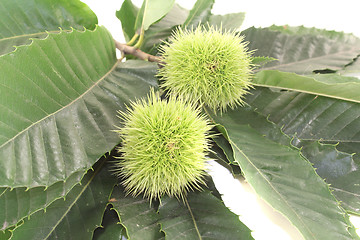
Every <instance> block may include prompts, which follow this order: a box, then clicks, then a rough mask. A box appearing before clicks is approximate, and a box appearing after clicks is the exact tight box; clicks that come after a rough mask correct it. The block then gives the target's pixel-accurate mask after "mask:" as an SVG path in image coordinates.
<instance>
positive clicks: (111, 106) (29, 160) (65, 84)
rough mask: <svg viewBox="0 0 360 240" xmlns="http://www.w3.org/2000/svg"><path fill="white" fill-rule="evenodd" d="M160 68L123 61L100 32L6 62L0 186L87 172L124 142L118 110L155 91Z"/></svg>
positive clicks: (65, 37)
mask: <svg viewBox="0 0 360 240" xmlns="http://www.w3.org/2000/svg"><path fill="white" fill-rule="evenodd" d="M90 39H91V40H90ZM156 68H157V67H156V64H152V63H143V62H128V63H119V62H117V60H116V58H115V47H114V42H113V39H112V37H111V35H110V34H109V33H108V31H107V30H106V29H105V28H102V27H99V28H97V29H96V30H95V31H85V32H78V31H75V30H74V31H73V32H71V33H66V32H62V33H60V34H50V35H49V37H47V38H46V39H45V40H34V41H33V42H32V44H31V45H30V46H21V47H19V48H18V49H17V50H16V51H15V52H14V53H11V54H9V55H5V56H3V57H1V58H0V72H1V73H2V74H1V75H0V103H1V108H0V186H1V187H11V188H14V187H36V186H50V185H52V184H53V183H55V182H58V181H63V180H65V179H66V178H68V177H69V176H70V175H71V174H72V173H74V172H77V171H85V170H87V169H89V168H90V167H91V166H92V165H93V164H94V163H95V162H96V161H97V160H98V159H99V158H100V157H101V156H102V155H103V154H104V153H105V152H107V151H109V150H111V149H112V148H113V147H114V145H116V144H117V143H118V142H119V138H118V136H117V134H116V133H114V132H111V130H112V129H114V126H115V125H119V120H118V118H117V116H116V111H118V110H120V109H125V106H124V104H126V103H129V101H130V100H134V98H138V97H142V96H145V95H146V94H147V93H148V91H149V88H150V86H154V87H156V86H157V82H156V81H157V80H156V78H155V77H154V73H155V71H156ZM144 71H145V72H144Z"/></svg>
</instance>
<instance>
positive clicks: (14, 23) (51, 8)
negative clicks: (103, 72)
mask: <svg viewBox="0 0 360 240" xmlns="http://www.w3.org/2000/svg"><path fill="white" fill-rule="evenodd" d="M0 16H1V18H0V55H3V54H6V53H9V52H11V51H13V50H15V46H20V45H26V44H30V43H31V39H33V38H41V39H43V38H45V37H47V36H48V33H49V32H50V33H59V32H60V31H61V29H62V30H68V31H71V29H72V28H75V29H78V30H82V29H83V28H84V27H85V28H86V29H95V24H97V17H96V15H95V14H94V13H93V12H92V11H91V10H90V8H89V7H88V6H87V5H86V4H84V3H82V2H80V1H79V0H57V1H48V0H2V1H1V2H0Z"/></svg>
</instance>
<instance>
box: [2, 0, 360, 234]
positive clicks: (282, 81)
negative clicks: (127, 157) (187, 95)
mask: <svg viewBox="0 0 360 240" xmlns="http://www.w3.org/2000/svg"><path fill="white" fill-rule="evenodd" d="M213 4H214V1H211V0H198V1H197V2H196V3H195V5H194V7H193V9H191V10H186V9H183V8H181V7H180V6H179V5H177V4H176V3H174V2H173V1H165V0H157V1H149V0H145V1H144V3H143V5H142V6H141V7H140V8H138V7H136V6H134V5H133V4H132V2H131V1H130V0H125V1H124V2H123V4H122V6H121V8H120V9H119V10H118V11H117V12H116V16H117V17H118V18H119V20H120V21H121V23H122V27H123V33H124V36H125V38H126V40H128V41H129V40H130V39H131V38H132V37H133V36H134V35H136V34H139V35H140V36H139V38H142V33H143V32H144V35H143V37H144V39H143V44H142V45H141V48H140V49H141V50H142V51H145V52H147V53H151V54H153V55H156V54H157V48H158V46H159V44H161V43H162V41H163V40H166V39H167V38H168V37H169V36H170V35H171V32H172V31H173V30H174V29H175V28H176V27H178V26H180V27H183V28H191V27H197V26H199V24H205V26H207V24H209V25H213V26H217V27H220V26H222V27H223V29H233V30H236V29H238V28H239V27H240V26H241V23H242V21H243V19H244V13H234V14H228V15H223V16H222V15H213V14H211V8H212V6H213ZM159 6H161V8H160V7H159ZM159 9H160V10H159ZM0 15H1V16H2V17H1V18H0V55H1V56H0V72H1V74H0V209H1V210H0V227H1V230H2V231H1V232H0V239H24V238H25V236H26V238H27V239H55V238H60V239H91V238H93V239H126V238H132V239H163V238H165V239H166V238H168V239H174V238H176V237H181V238H182V239H203V238H204V239H206V238H224V239H252V236H251V230H250V229H249V228H248V227H246V226H245V225H244V224H243V223H242V222H240V221H239V218H238V216H236V215H235V214H234V213H232V212H231V211H230V210H229V209H228V208H226V206H225V205H224V204H223V202H222V200H221V196H220V194H219V193H218V192H217V190H216V188H215V186H214V184H213V182H212V180H211V178H209V179H208V180H207V186H206V187H205V186H204V187H205V191H203V192H192V193H189V195H188V197H187V204H185V203H183V202H178V201H177V200H176V199H171V198H168V197H164V198H163V199H162V201H161V204H160V203H155V204H154V205H151V206H150V205H149V203H148V202H147V201H145V200H144V199H142V198H141V197H139V198H132V197H129V196H125V194H124V191H123V188H122V186H121V185H120V184H119V182H118V179H116V178H114V177H113V176H112V175H111V171H109V167H110V163H111V160H112V159H113V157H114V154H115V151H112V149H114V147H115V146H116V145H117V144H119V139H118V137H117V135H116V134H115V133H113V132H112V131H111V130H113V129H114V125H119V123H118V119H117V117H116V111H118V110H121V109H124V108H125V106H126V104H128V103H129V102H130V101H131V100H134V99H138V98H141V97H143V96H146V95H147V93H148V92H149V89H150V88H151V87H153V88H158V79H156V77H155V74H156V72H157V68H158V66H157V64H156V63H151V62H146V61H142V60H139V59H131V58H133V57H131V56H128V57H127V59H126V61H119V60H117V59H116V54H115V53H116V52H115V44H114V41H113V38H112V36H111V34H110V33H109V32H108V31H107V30H106V28H105V27H103V26H97V18H96V16H95V14H94V13H93V12H92V11H91V10H90V9H89V8H88V7H87V6H86V5H85V4H83V3H81V2H80V1H77V0H76V1H74V0H71V1H70V0H61V1H55V2H54V1H46V0H31V1H29V0H26V1H25V0H16V1H14V0H2V1H1V3H0ZM241 34H242V35H244V36H245V38H246V41H248V42H249V44H248V47H249V50H256V51H254V56H253V62H254V63H256V64H259V66H258V67H257V69H256V70H255V73H254V79H253V82H254V85H255V87H254V89H253V90H252V91H251V94H249V95H248V96H247V97H246V102H247V105H246V106H245V107H242V108H237V109H235V110H231V111H230V110H229V111H227V112H226V113H224V114H222V115H214V114H210V112H208V111H207V109H204V111H205V112H208V116H209V117H210V118H211V119H212V120H213V122H214V123H215V124H216V125H217V131H219V133H221V134H222V135H220V136H219V137H217V138H215V139H214V141H215V143H214V150H215V152H214V153H216V154H213V156H212V157H213V158H215V159H217V160H218V161H220V162H223V163H224V164H225V165H227V166H228V167H229V168H231V169H233V171H234V172H237V173H239V168H240V169H241V174H242V175H243V176H245V178H246V179H247V181H248V182H249V183H250V184H251V185H252V187H253V188H254V189H255V191H256V192H257V194H258V195H259V196H260V197H261V198H263V199H265V200H266V201H267V202H268V203H269V204H270V205H271V206H272V207H274V208H275V209H276V210H278V211H279V212H281V213H282V214H283V215H284V216H286V217H287V218H288V219H289V220H290V221H291V222H292V224H294V225H295V226H296V227H297V228H298V229H299V231H300V232H301V234H302V235H303V236H304V238H305V239H359V237H358V236H357V235H356V233H355V228H354V226H353V225H352V224H351V222H350V221H349V215H348V214H349V213H351V214H360V212H359V209H360V206H359V205H360V200H359V194H360V192H359V190H360V188H359V184H358V179H359V157H358V152H359V149H360V148H359V146H358V144H359V139H358V138H359V136H360V134H359V131H360V129H359V126H360V122H359V112H360V111H359V109H358V106H359V101H360V99H359V96H358V94H357V93H358V92H359V80H358V79H357V78H354V77H347V76H344V74H346V73H350V72H351V73H353V72H359V65H358V61H357V57H358V55H359V52H360V40H359V39H358V38H356V37H355V36H353V35H351V34H344V33H339V32H334V31H326V30H319V29H315V28H311V29H309V28H304V27H290V26H271V27H268V28H254V27H252V28H249V29H247V30H245V31H243V32H242V33H241ZM273 59H276V60H274V61H271V60H273ZM224 161H225V162H224ZM239 204H241V203H239Z"/></svg>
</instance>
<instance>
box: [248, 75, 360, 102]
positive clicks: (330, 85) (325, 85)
mask: <svg viewBox="0 0 360 240" xmlns="http://www.w3.org/2000/svg"><path fill="white" fill-rule="evenodd" d="M323 78H324V77H317V75H313V76H301V75H297V74H295V73H287V72H280V71H275V70H263V71H260V72H258V73H256V74H255V77H254V80H253V83H254V85H255V86H260V87H271V88H280V89H286V90H292V91H297V92H303V93H310V94H315V95H319V96H325V97H329V98H336V99H341V100H346V101H351V102H356V103H360V95H359V92H360V81H355V80H354V79H355V78H353V77H344V76H340V75H333V74H331V75H327V76H326V78H327V79H331V78H334V80H332V81H331V80H329V81H325V80H324V79H323ZM317 79H319V80H321V79H322V80H321V81H319V80H317ZM339 79H343V81H341V82H340V81H339Z"/></svg>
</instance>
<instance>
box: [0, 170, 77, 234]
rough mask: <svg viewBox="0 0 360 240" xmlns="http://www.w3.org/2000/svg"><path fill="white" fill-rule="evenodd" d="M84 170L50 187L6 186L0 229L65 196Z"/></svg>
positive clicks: (1, 201) (0, 204) (1, 200)
mask: <svg viewBox="0 0 360 240" xmlns="http://www.w3.org/2000/svg"><path fill="white" fill-rule="evenodd" d="M83 175H84V172H76V173H74V174H72V175H71V176H70V177H69V178H67V179H66V181H60V182H57V183H55V184H53V185H51V186H49V187H48V188H46V189H45V187H35V188H31V189H26V188H15V189H10V188H5V189H4V192H3V193H1V194H0V230H2V231H3V230H5V229H7V228H9V227H11V226H14V225H16V224H17V223H19V222H20V221H21V220H22V219H24V218H25V217H26V216H29V215H31V214H32V213H34V212H37V211H39V210H41V209H45V208H46V207H47V206H49V205H50V204H51V203H52V202H54V201H55V200H57V199H59V198H63V197H65V196H66V195H67V193H68V192H69V191H70V190H71V189H72V188H73V187H74V186H75V185H76V184H78V183H79V182H80V181H81V178H82V177H83Z"/></svg>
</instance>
